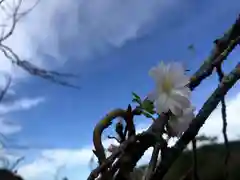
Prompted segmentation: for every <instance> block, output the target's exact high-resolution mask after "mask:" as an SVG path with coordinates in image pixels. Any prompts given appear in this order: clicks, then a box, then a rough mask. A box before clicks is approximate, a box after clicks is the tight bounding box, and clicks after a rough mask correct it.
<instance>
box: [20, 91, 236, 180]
mask: <svg viewBox="0 0 240 180" xmlns="http://www.w3.org/2000/svg"><path fill="white" fill-rule="evenodd" d="M227 104H228V107H227V116H228V124H229V129H231V131H229V132H228V133H229V137H230V139H234V138H236V137H237V135H238V132H239V131H238V127H239V126H240V122H239V121H238V119H237V118H236V117H238V111H239V109H240V93H238V94H236V95H235V96H234V97H232V98H231V99H228V100H227ZM147 126H148V124H146V125H145V126H144V125H141V126H139V127H140V128H139V130H138V132H141V131H142V130H144V129H146V127H147ZM221 127H222V124H221V109H220V108H217V109H216V110H215V111H214V112H213V113H212V115H211V116H210V117H209V119H208V121H207V123H206V125H205V126H204V128H203V129H202V130H201V132H200V133H205V134H207V135H214V136H215V135H217V136H219V135H220V133H221ZM111 143H113V144H116V142H114V141H113V140H105V141H104V142H103V144H104V145H105V147H107V146H109V145H110V144H111ZM151 152H152V149H149V150H148V151H146V153H145V154H144V156H143V157H142V159H141V160H140V162H139V163H138V164H139V165H140V164H145V163H148V161H149V159H150V155H151ZM91 156H92V148H91V146H86V147H83V148H81V149H79V150H74V149H52V150H48V149H47V150H43V151H42V152H40V154H39V156H37V157H36V159H34V160H33V162H31V163H29V164H26V165H23V166H22V167H20V169H19V173H20V174H22V175H23V176H24V177H26V179H29V180H36V179H41V177H45V175H46V174H51V175H53V174H54V173H55V172H56V169H57V168H58V167H60V166H63V165H66V166H68V167H69V168H70V169H71V168H74V167H75V168H76V167H79V168H82V167H84V168H85V169H86V170H87V169H88V168H89V167H88V163H89V160H90V158H91ZM77 174H78V175H79V176H78V179H79V178H83V179H84V178H86V177H82V176H81V173H77ZM76 178H77V177H76Z"/></svg>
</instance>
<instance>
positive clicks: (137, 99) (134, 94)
mask: <svg viewBox="0 0 240 180" xmlns="http://www.w3.org/2000/svg"><path fill="white" fill-rule="evenodd" d="M132 95H133V100H132V102H136V103H138V104H139V105H141V104H142V100H141V98H140V96H138V95H137V94H136V93H134V92H132Z"/></svg>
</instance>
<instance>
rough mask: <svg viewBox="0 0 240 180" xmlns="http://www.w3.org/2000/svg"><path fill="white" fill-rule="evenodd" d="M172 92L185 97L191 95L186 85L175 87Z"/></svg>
mask: <svg viewBox="0 0 240 180" xmlns="http://www.w3.org/2000/svg"><path fill="white" fill-rule="evenodd" d="M174 92H175V93H177V94H180V95H181V96H184V97H186V98H190V95H191V90H190V89H189V88H188V87H181V88H175V89H174Z"/></svg>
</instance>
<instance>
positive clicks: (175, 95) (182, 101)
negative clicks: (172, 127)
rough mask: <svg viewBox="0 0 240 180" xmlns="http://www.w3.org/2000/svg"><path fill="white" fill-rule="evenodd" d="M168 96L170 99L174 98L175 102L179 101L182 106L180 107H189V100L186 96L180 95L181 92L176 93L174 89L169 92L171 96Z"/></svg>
mask: <svg viewBox="0 0 240 180" xmlns="http://www.w3.org/2000/svg"><path fill="white" fill-rule="evenodd" d="M170 97H171V99H172V100H174V101H176V102H177V103H179V104H180V106H181V107H182V109H185V108H188V107H190V104H191V102H190V100H189V99H188V98H187V97H185V96H182V95H181V94H178V93H176V92H175V91H172V92H171V96H170Z"/></svg>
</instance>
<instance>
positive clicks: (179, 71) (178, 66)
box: [169, 62, 185, 75]
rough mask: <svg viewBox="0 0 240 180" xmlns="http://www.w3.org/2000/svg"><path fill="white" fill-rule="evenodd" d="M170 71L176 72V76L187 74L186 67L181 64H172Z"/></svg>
mask: <svg viewBox="0 0 240 180" xmlns="http://www.w3.org/2000/svg"><path fill="white" fill-rule="evenodd" d="M169 71H171V72H175V74H179V75H180V74H185V70H184V67H183V65H182V64H181V63H179V62H173V63H171V64H170V67H169Z"/></svg>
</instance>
